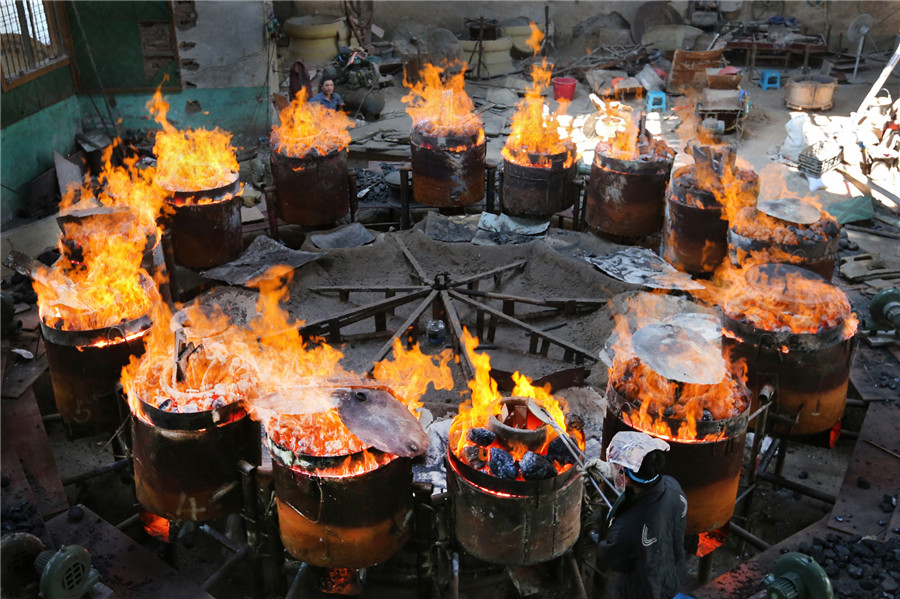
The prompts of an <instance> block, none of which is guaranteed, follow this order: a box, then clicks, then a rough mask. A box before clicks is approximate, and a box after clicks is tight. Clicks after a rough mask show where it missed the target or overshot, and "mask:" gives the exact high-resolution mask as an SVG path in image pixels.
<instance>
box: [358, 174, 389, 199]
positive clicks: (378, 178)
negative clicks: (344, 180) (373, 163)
mask: <svg viewBox="0 0 900 599" xmlns="http://www.w3.org/2000/svg"><path fill="white" fill-rule="evenodd" d="M353 170H355V171H356V192H357V194H358V193H360V192H361V191H363V190H364V189H368V190H369V191H368V192H367V193H366V195H364V196H363V197H361V198H359V201H360V203H365V202H383V201H384V200H386V199H387V197H388V186H387V183H385V182H384V175H382V174H381V173H377V172H375V171H370V170H368V169H363V168H359V167H356V168H354V169H353ZM385 174H387V171H385Z"/></svg>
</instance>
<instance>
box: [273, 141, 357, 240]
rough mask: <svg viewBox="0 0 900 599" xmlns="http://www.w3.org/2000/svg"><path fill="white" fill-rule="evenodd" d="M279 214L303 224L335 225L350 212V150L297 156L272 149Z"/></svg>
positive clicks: (314, 225) (285, 219)
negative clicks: (286, 154) (348, 167)
mask: <svg viewBox="0 0 900 599" xmlns="http://www.w3.org/2000/svg"><path fill="white" fill-rule="evenodd" d="M271 161H272V177H273V179H274V180H275V200H276V210H277V212H278V217H279V218H281V219H282V220H284V221H285V222H288V223H291V224H295V225H300V226H303V227H318V226H322V225H331V224H334V223H336V222H337V221H338V220H340V219H341V218H343V217H344V216H346V215H347V213H348V212H350V199H349V198H350V191H349V190H350V183H349V179H348V177H347V150H333V151H331V152H329V153H328V154H326V155H325V156H303V157H300V158H294V157H291V156H285V155H283V154H280V153H278V152H272V156H271Z"/></svg>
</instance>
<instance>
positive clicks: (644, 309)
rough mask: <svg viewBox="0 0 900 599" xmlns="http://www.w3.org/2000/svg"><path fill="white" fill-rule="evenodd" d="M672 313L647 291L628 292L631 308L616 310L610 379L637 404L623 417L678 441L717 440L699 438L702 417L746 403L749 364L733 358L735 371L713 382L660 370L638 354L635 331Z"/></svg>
mask: <svg viewBox="0 0 900 599" xmlns="http://www.w3.org/2000/svg"><path fill="white" fill-rule="evenodd" d="M668 315H669V314H667V313H666V310H665V308H664V304H662V303H660V302H658V301H656V297H655V296H654V295H653V294H642V295H638V296H635V297H632V298H628V299H627V300H626V311H620V312H619V313H617V314H616V316H615V328H614V333H613V336H612V337H611V339H613V340H614V342H613V344H612V350H613V352H614V358H613V364H612V367H611V368H610V371H609V381H610V384H611V386H612V387H613V388H614V389H615V390H616V392H618V394H619V395H621V396H622V397H623V398H624V399H625V400H626V401H627V402H628V403H629V404H631V405H632V406H634V407H635V408H636V409H634V410H632V411H631V412H627V411H623V413H622V419H623V420H624V421H625V422H626V423H628V424H629V425H631V426H633V427H634V428H637V429H639V430H642V431H645V432H648V433H651V434H653V435H656V436H658V437H662V438H666V439H674V440H677V441H679V442H684V441H713V440H716V437H715V436H714V435H705V436H704V437H702V438H700V439H698V437H697V422H698V421H699V420H701V419H703V418H704V417H705V418H707V419H711V420H722V419H727V418H733V417H735V416H738V415H739V414H741V412H743V411H744V410H745V409H746V408H747V406H748V401H747V399H748V397H747V391H746V387H745V382H746V377H747V370H746V364H745V363H744V362H743V361H730V364H729V366H728V367H729V370H730V371H731V373H730V375H726V376H725V377H724V378H723V379H722V380H721V381H720V382H719V383H716V384H710V385H704V384H692V383H682V382H678V381H673V380H670V379H668V378H666V377H665V376H663V375H661V374H659V373H657V372H656V371H654V370H653V369H652V368H651V367H649V366H648V365H647V364H645V363H644V362H643V361H642V360H640V359H639V358H638V357H637V356H636V355H635V354H634V350H633V349H632V347H631V336H632V334H633V333H634V332H636V331H637V330H639V329H641V328H643V327H644V326H647V325H649V324H654V323H658V322H660V321H661V320H662V319H664V318H665V317H666V316H668ZM671 359H679V358H677V357H672V358H671ZM673 427H674V428H673Z"/></svg>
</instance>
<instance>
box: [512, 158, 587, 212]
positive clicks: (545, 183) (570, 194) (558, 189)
mask: <svg viewBox="0 0 900 599" xmlns="http://www.w3.org/2000/svg"><path fill="white" fill-rule="evenodd" d="M529 157H530V158H531V161H532V164H531V165H528V166H526V165H521V164H518V163H516V162H512V161H511V160H509V159H507V158H504V159H503V212H504V213H505V214H510V215H513V216H536V217H542V218H550V217H551V216H553V215H554V214H556V213H557V212H562V211H563V210H566V209H568V208H571V207H572V205H573V204H574V203H575V193H576V188H575V174H576V172H577V170H578V165H577V164H575V147H574V146H572V147H571V148H569V149H568V151H566V152H560V153H559V154H554V155H552V156H548V155H546V154H541V155H533V156H531V155H529ZM543 165H546V166H543Z"/></svg>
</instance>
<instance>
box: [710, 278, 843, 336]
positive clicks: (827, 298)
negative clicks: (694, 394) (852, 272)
mask: <svg viewBox="0 0 900 599" xmlns="http://www.w3.org/2000/svg"><path fill="white" fill-rule="evenodd" d="M746 272H747V271H746V269H741V268H735V267H733V266H731V265H723V266H722V267H720V268H719V270H718V271H716V273H715V275H714V277H713V279H712V280H711V281H709V282H707V283H705V288H704V289H703V290H701V291H698V292H696V295H697V296H698V297H699V298H701V299H703V300H704V301H707V302H709V303H716V304H718V305H720V306H722V309H723V310H724V312H725V313H726V314H727V315H729V316H730V317H731V318H734V319H735V320H739V321H742V322H746V323H748V324H749V325H751V326H753V327H755V328H757V329H762V330H764V331H771V332H791V333H797V334H816V333H819V332H822V331H825V330H831V329H834V328H836V327H841V329H842V336H843V338H844V339H848V338H850V337H852V336H853V335H854V334H856V329H857V327H858V325H859V321H858V318H857V316H856V314H854V313H853V312H852V309H851V307H850V301H849V300H848V299H847V296H846V295H845V294H844V292H843V291H841V290H840V289H839V288H838V287H836V286H834V285H832V284H831V283H829V282H828V281H826V280H824V279H822V278H821V277H818V276H817V275H813V274H812V273H806V272H805V271H802V270H800V271H799V272H794V273H788V274H787V276H786V277H784V279H780V280H775V279H769V278H767V277H766V275H765V273H764V272H762V271H755V272H758V273H759V274H758V276H760V277H761V278H760V280H759V281H758V282H756V283H755V285H750V284H749V283H748V281H747V279H746Z"/></svg>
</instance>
